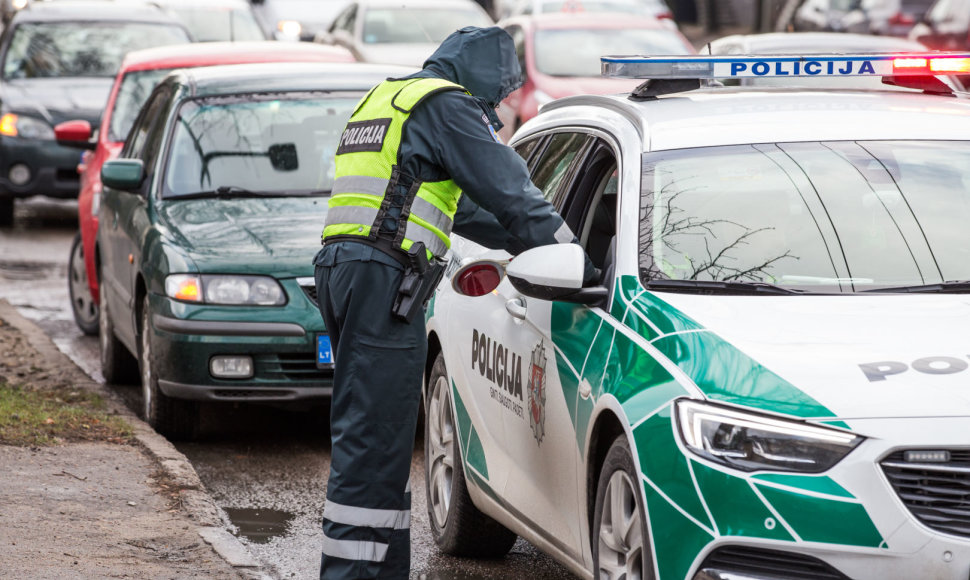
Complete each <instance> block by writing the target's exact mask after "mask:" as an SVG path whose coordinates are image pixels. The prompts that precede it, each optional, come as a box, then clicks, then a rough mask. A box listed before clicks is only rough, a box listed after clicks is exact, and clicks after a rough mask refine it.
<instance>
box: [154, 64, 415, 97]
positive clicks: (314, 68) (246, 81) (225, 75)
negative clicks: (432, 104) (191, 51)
mask: <svg viewBox="0 0 970 580" xmlns="http://www.w3.org/2000/svg"><path fill="white" fill-rule="evenodd" d="M416 71H417V69H414V68H408V67H399V66H390V65H379V64H364V63H271V64H268V63H261V64H236V65H230V66H213V67H202V68H192V69H182V70H180V71H177V72H174V73H172V75H175V76H178V77H180V78H179V79H178V80H179V82H180V83H182V84H185V85H186V86H188V87H190V94H191V96H213V95H229V94H238V93H271V92H286V91H318V90H333V91H365V90H369V89H370V88H371V87H373V86H375V85H376V84H378V83H380V82H381V81H383V80H385V79H387V78H389V77H394V78H397V77H402V76H406V75H408V74H411V73H413V72H416ZM169 78H171V77H169Z"/></svg>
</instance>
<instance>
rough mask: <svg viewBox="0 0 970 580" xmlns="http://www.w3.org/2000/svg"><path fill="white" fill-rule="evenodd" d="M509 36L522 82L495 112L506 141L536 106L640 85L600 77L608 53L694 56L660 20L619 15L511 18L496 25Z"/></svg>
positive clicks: (537, 110) (582, 14)
mask: <svg viewBox="0 0 970 580" xmlns="http://www.w3.org/2000/svg"><path fill="white" fill-rule="evenodd" d="M499 26H501V27H502V28H504V29H505V30H507V31H508V32H509V34H511V35H512V39H513V40H514V41H515V51H516V53H518V56H519V64H520V65H521V67H522V73H523V76H524V79H523V80H524V81H525V82H524V84H523V85H522V88H520V89H518V90H517V91H515V92H514V93H512V94H511V95H509V96H508V97H507V98H506V99H505V100H504V101H502V105H501V106H500V107H499V109H498V115H499V118H500V119H501V120H502V122H503V123H504V124H505V127H504V128H503V129H502V131H500V132H499V135H500V136H501V137H502V138H503V139H504V140H506V141H507V140H508V139H509V137H511V136H512V133H514V132H515V130H516V129H518V127H519V125H521V124H522V123H524V122H526V121H528V120H529V119H531V118H532V117H534V116H536V113H538V112H539V106H540V105H543V104H545V103H548V102H549V101H551V100H553V99H558V98H560V97H567V96H570V95H578V94H600V95H602V94H610V93H619V92H629V91H630V90H631V89H632V88H634V87H635V86H636V85H638V84H639V81H635V80H626V79H605V78H602V77H600V57H601V56H603V55H608V54H642V55H659V54H694V53H695V51H694V47H693V46H691V44H690V41H688V40H687V38H686V37H684V35H683V34H681V33H680V32H679V31H678V30H676V29H672V28H670V26H669V24H664V23H662V22H661V21H660V20H658V19H655V18H651V17H646V16H643V17H640V16H634V15H631V14H621V13H605V12H604V13H599V12H584V13H575V12H564V13H548V12H547V13H541V14H534V15H532V16H521V17H513V18H509V19H507V20H504V21H503V22H501V23H500V24H499Z"/></svg>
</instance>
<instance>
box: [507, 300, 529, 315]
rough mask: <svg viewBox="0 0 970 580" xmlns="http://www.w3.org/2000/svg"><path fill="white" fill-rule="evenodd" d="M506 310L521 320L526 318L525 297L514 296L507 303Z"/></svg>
mask: <svg viewBox="0 0 970 580" xmlns="http://www.w3.org/2000/svg"><path fill="white" fill-rule="evenodd" d="M505 310H506V311H507V312H508V313H509V314H511V315H512V318H518V319H519V320H525V312H526V306H525V298H523V297H522V296H518V297H516V298H512V299H510V300H509V301H507V302H506V303H505Z"/></svg>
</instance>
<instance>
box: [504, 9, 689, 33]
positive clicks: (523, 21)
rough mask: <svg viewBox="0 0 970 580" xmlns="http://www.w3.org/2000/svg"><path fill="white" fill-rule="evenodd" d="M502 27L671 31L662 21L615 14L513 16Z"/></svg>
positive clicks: (576, 13) (574, 13) (557, 13)
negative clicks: (514, 25) (509, 25)
mask: <svg viewBox="0 0 970 580" xmlns="http://www.w3.org/2000/svg"><path fill="white" fill-rule="evenodd" d="M500 24H501V25H502V26H505V25H508V24H518V25H521V26H531V27H533V28H535V29H554V28H556V29H558V28H563V29H564V28H580V29H589V28H647V29H657V30H670V29H669V28H667V27H666V26H664V25H663V23H661V21H660V20H658V19H656V18H652V17H650V16H637V15H635V14H623V13H615V12H542V13H539V14H529V15H525V16H513V17H510V18H507V19H505V20H503V21H502V22H501V23H500Z"/></svg>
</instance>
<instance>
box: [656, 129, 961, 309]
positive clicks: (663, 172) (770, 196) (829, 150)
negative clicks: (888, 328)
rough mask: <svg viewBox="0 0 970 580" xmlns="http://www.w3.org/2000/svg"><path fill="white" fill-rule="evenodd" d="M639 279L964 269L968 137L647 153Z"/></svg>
mask: <svg viewBox="0 0 970 580" xmlns="http://www.w3.org/2000/svg"><path fill="white" fill-rule="evenodd" d="M642 178H643V179H642V195H641V206H640V219H641V221H640V248H639V250H640V269H641V270H640V271H641V277H642V278H644V280H649V279H655V278H661V279H663V278H669V279H675V280H704V281H729V282H730V281H734V282H766V283H770V284H775V285H780V286H786V287H792V288H795V289H801V290H809V291H824V292H855V291H861V290H867V289H875V288H879V287H893V286H904V285H919V284H934V283H939V282H943V281H948V280H970V243H968V241H970V240H968V236H967V233H966V231H967V229H966V224H967V223H970V142H966V141H958V142H954V141H945V142H936V141H878V142H855V141H850V142H814V143H812V142H809V143H774V144H761V145H737V146H726V147H706V148H701V149H684V150H677V151H667V152H656V153H647V154H645V155H644V159H643V174H642Z"/></svg>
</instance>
